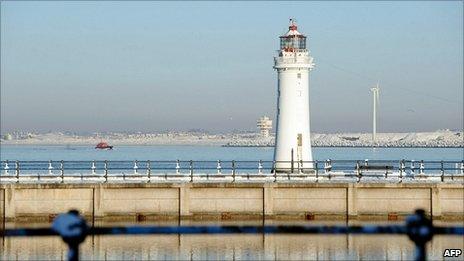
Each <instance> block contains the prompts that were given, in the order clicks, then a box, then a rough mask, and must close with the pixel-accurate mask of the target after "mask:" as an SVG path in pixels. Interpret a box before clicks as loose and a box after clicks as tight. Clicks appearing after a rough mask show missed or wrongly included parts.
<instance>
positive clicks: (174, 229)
mask: <svg viewBox="0 0 464 261" xmlns="http://www.w3.org/2000/svg"><path fill="white" fill-rule="evenodd" d="M257 233H260V234H366V235H372V234H400V235H407V236H408V237H409V239H410V240H411V241H413V242H414V244H415V247H416V252H415V260H425V259H426V257H427V253H426V244H427V242H429V241H430V240H432V238H433V236H434V235H444V234H445V235H464V227H436V226H434V225H433V223H432V221H431V220H429V219H428V218H427V217H426V216H425V211H424V210H421V209H419V210H416V211H415V213H414V214H413V215H411V216H409V217H407V219H406V222H405V224H404V225H388V226H306V225H303V226H301V225H300V226H126V227H89V226H88V225H87V222H86V221H85V219H84V218H83V217H82V216H80V215H79V212H78V211H76V210H71V211H69V212H68V213H66V214H60V215H58V216H57V217H56V218H55V220H54V221H53V224H52V227H51V228H23V229H5V230H4V231H1V236H2V237H5V236H7V237H29V236H54V235H59V236H61V238H62V239H63V241H64V242H65V243H66V244H67V245H68V249H69V250H68V260H73V261H74V260H79V245H80V244H81V243H82V242H84V240H85V238H86V237H87V236H88V235H152V234H158V235H166V234H257Z"/></svg>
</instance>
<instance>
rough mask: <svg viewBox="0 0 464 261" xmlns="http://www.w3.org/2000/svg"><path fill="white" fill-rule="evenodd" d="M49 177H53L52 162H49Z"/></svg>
mask: <svg viewBox="0 0 464 261" xmlns="http://www.w3.org/2000/svg"><path fill="white" fill-rule="evenodd" d="M48 175H53V166H52V161H51V160H49V161H48Z"/></svg>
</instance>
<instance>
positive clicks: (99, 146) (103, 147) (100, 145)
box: [95, 142, 113, 150]
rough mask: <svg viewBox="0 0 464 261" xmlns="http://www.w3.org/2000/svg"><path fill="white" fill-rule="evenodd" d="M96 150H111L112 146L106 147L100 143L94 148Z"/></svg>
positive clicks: (103, 143) (104, 143) (106, 145)
mask: <svg viewBox="0 0 464 261" xmlns="http://www.w3.org/2000/svg"><path fill="white" fill-rule="evenodd" d="M95 148H96V149H101V150H112V149H113V146H110V145H108V143H106V142H100V143H98V144H97V146H95Z"/></svg>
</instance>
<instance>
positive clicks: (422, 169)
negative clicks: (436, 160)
mask: <svg viewBox="0 0 464 261" xmlns="http://www.w3.org/2000/svg"><path fill="white" fill-rule="evenodd" d="M424 170H425V167H424V160H421V162H420V165H419V174H420V175H424V173H425V172H424Z"/></svg>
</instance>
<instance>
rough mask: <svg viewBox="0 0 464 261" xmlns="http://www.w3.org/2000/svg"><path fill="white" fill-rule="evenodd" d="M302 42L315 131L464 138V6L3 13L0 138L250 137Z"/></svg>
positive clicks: (41, 6) (82, 8)
mask: <svg viewBox="0 0 464 261" xmlns="http://www.w3.org/2000/svg"><path fill="white" fill-rule="evenodd" d="M289 18H294V19H296V21H297V23H298V29H299V31H300V32H302V33H304V34H306V35H307V36H308V43H307V46H309V49H310V51H311V55H312V56H313V57H314V61H315V64H316V66H315V69H314V70H313V71H311V74H310V114H311V130H312V131H314V132H319V133H321V132H325V133H337V132H370V131H371V130H372V94H371V92H370V88H371V87H373V85H375V84H376V83H377V82H379V83H380V104H379V109H378V111H379V116H378V127H377V129H378V132H413V131H435V130H438V129H454V130H462V129H463V2H459V1H448V2H446V1H440V2H429V1H425V2H421V1H413V2H400V1H398V2H386V1H381V2H345V1H343V2H251V3H250V2H151V1H143V2H129V1H126V2H124V1H123V2H108V1H104V2H91V1H82V2H71V1H57V2H45V1H38V2H32V1H26V2H13V1H6V2H5V1H3V2H1V79H0V83H1V89H0V90H1V93H0V94H1V96H0V101H1V106H0V107H1V120H0V123H1V126H0V130H1V132H2V133H5V132H10V131H14V130H27V131H37V132H46V131H73V132H102V131H130V132H133V131H141V132H156V131H164V130H189V129H204V130H208V131H212V132H230V131H233V130H256V120H257V119H258V118H259V117H260V116H263V115H268V116H270V117H271V118H272V119H273V120H274V123H275V117H276V106H277V97H276V95H277V73H276V71H275V70H274V69H273V68H272V67H273V57H274V56H275V54H276V50H277V49H278V48H279V46H278V45H279V40H278V37H279V36H280V35H282V34H284V33H285V32H286V31H287V29H288V20H289Z"/></svg>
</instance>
